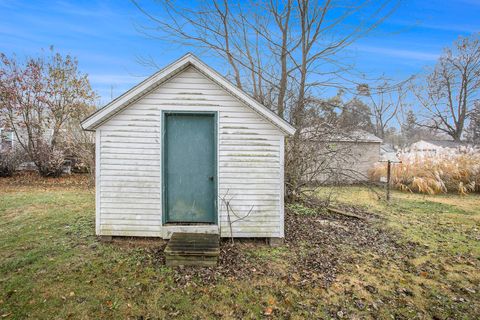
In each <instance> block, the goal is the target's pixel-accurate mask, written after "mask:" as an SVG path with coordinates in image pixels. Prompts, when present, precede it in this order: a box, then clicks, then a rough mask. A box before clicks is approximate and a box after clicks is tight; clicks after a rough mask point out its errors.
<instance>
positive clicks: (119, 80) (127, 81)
mask: <svg viewBox="0 0 480 320" xmlns="http://www.w3.org/2000/svg"><path fill="white" fill-rule="evenodd" d="M88 78H89V79H90V82H91V83H92V84H96V85H133V84H136V83H139V82H141V81H142V80H143V79H145V77H136V76H129V75H124V74H122V75H120V74H107V73H98V74H95V73H94V74H89V75H88Z"/></svg>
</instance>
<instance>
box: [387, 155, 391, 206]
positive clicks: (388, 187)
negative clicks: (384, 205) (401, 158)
mask: <svg viewBox="0 0 480 320" xmlns="http://www.w3.org/2000/svg"><path fill="white" fill-rule="evenodd" d="M391 165H392V162H391V161H390V160H388V161H387V201H390V175H391V172H390V168H391Z"/></svg>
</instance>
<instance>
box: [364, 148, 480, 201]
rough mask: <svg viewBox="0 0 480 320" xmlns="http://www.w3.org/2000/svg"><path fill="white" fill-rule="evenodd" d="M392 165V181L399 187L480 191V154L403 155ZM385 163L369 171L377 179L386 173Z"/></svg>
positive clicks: (459, 191)
mask: <svg viewBox="0 0 480 320" xmlns="http://www.w3.org/2000/svg"><path fill="white" fill-rule="evenodd" d="M401 160H402V163H399V164H394V165H392V171H391V185H392V186H393V187H394V188H396V189H399V190H403V191H410V192H418V193H426V194H438V193H447V192H457V193H459V194H467V193H470V192H480V154H474V153H468V154H461V155H452V154H445V155H441V156H436V157H430V158H422V157H407V156H403V157H401ZM386 171H387V169H386V165H385V163H381V164H378V165H377V166H376V167H375V168H374V169H373V170H371V172H370V177H371V179H372V180H374V181H379V180H380V178H381V177H386V175H387V173H386Z"/></svg>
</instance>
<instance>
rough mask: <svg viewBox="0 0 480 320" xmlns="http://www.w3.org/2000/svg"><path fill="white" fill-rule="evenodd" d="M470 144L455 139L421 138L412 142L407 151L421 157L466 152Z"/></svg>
mask: <svg viewBox="0 0 480 320" xmlns="http://www.w3.org/2000/svg"><path fill="white" fill-rule="evenodd" d="M468 149H469V146H468V145H467V144H465V143H461V142H456V141H453V140H419V141H417V142H415V143H412V144H411V145H410V146H409V147H408V148H407V150H406V151H407V152H408V153H410V154H413V155H415V156H420V157H432V156H439V155H445V154H460V153H466V152H467V150H468Z"/></svg>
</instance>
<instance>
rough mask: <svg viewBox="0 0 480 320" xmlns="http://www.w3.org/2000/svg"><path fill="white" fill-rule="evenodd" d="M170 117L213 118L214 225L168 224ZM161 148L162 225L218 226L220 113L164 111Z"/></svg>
mask: <svg viewBox="0 0 480 320" xmlns="http://www.w3.org/2000/svg"><path fill="white" fill-rule="evenodd" d="M169 115H194V116H211V117H213V140H214V141H213V144H214V148H213V153H214V154H213V159H214V163H213V165H214V170H213V172H214V177H213V180H214V187H213V196H214V201H213V202H214V203H213V208H214V221H213V222H212V223H194V222H192V223H175V222H168V221H167V196H166V191H167V183H168V181H167V175H166V170H167V158H166V152H165V150H166V147H167V144H166V139H165V138H166V133H167V130H166V126H165V124H166V117H167V116H169ZM160 128H161V129H160V130H161V138H160V140H161V147H160V152H161V153H162V154H161V157H160V158H161V179H160V180H161V182H160V184H161V190H162V192H161V201H162V225H164V226H165V225H167V226H174V225H184V226H185V225H186V226H202V225H204V226H205V225H218V221H219V217H218V215H219V212H218V186H219V179H218V112H217V111H179V110H162V115H161V127H160Z"/></svg>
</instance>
